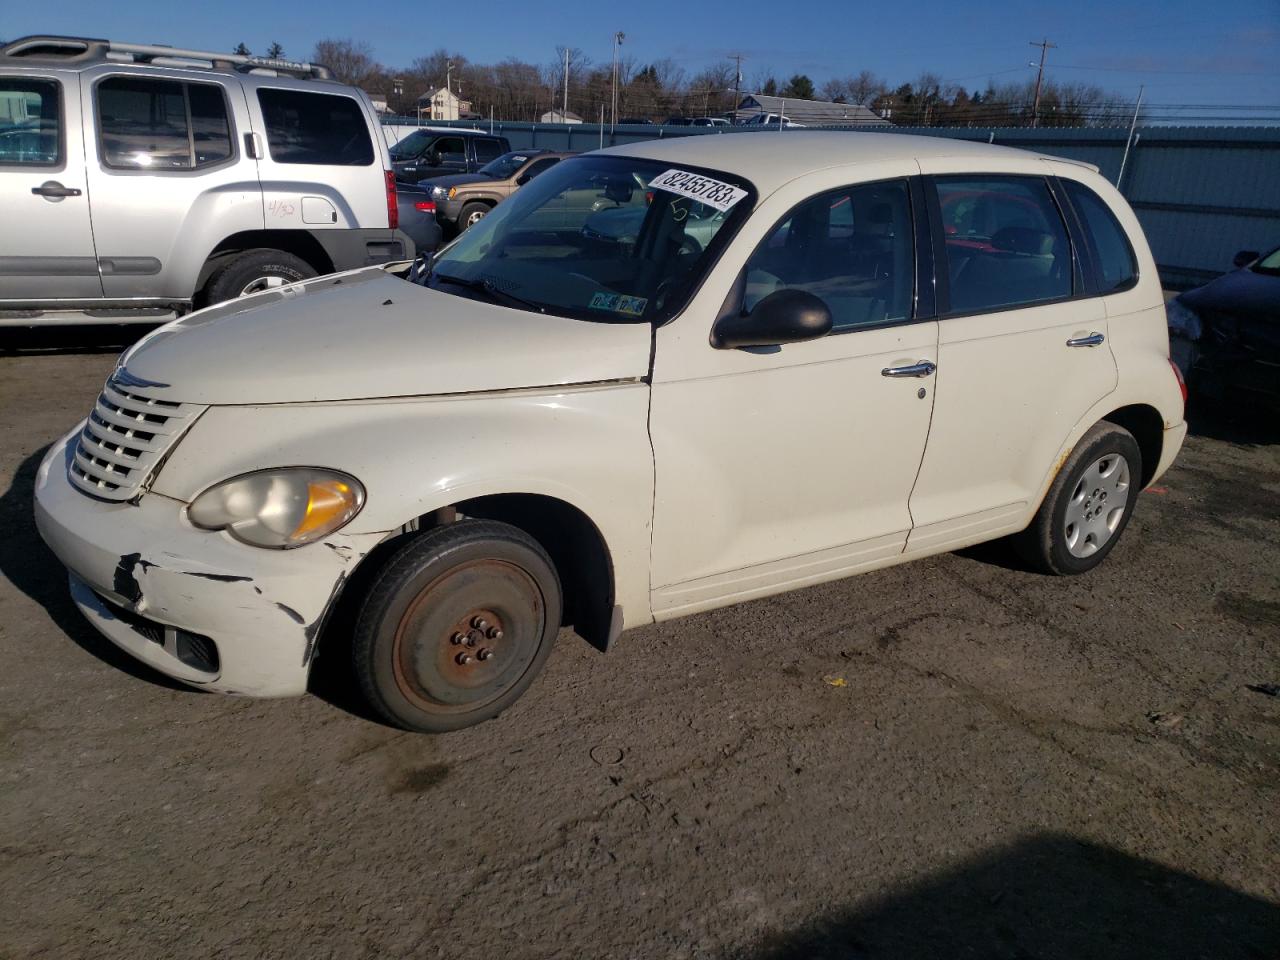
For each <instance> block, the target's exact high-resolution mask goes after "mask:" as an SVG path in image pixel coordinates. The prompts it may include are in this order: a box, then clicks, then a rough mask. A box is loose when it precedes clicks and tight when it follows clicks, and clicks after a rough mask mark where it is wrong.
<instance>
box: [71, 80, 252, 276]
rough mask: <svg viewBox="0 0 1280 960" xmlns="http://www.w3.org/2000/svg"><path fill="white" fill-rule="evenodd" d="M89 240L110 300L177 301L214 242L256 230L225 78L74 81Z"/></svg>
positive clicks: (248, 166) (237, 106)
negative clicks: (82, 114) (82, 112)
mask: <svg viewBox="0 0 1280 960" xmlns="http://www.w3.org/2000/svg"><path fill="white" fill-rule="evenodd" d="M81 94H82V96H83V97H84V99H85V105H86V116H87V117H89V118H91V122H89V123H86V125H85V128H86V130H87V131H89V133H88V136H87V140H88V142H87V143H86V151H85V153H86V157H87V166H88V174H89V184H90V187H91V188H92V191H93V233H94V237H95V239H96V241H97V251H98V261H99V265H100V267H101V270H102V287H103V292H104V294H105V295H106V297H107V298H108V299H111V300H131V299H146V298H173V299H180V300H184V299H187V298H190V297H191V296H192V295H193V294H194V292H195V284H196V280H197V277H198V275H199V272H200V268H201V267H202V266H203V265H204V262H205V260H206V258H207V257H208V256H209V253H210V252H211V251H212V250H213V248H214V246H215V245H216V244H217V243H218V242H219V241H220V240H222V239H223V238H225V237H228V236H230V235H232V234H235V233H238V232H240V231H243V230H261V229H262V200H261V194H260V191H259V187H258V177H257V169H256V167H255V166H254V164H253V162H252V160H248V159H247V158H242V153H243V151H242V138H241V137H240V133H241V132H243V131H246V130H248V129H249V127H248V114H247V111H246V106H245V100H244V94H243V92H242V90H241V88H240V85H239V83H237V82H236V81H235V79H234V78H220V77H218V76H217V75H216V74H214V73H211V72H201V73H199V74H193V72H192V71H183V70H164V69H160V68H148V69H147V70H146V71H145V73H144V72H142V71H134V72H128V71H121V70H119V68H117V67H111V66H106V67H100V68H95V69H94V70H91V71H86V72H85V73H84V74H83V75H82V77H81Z"/></svg>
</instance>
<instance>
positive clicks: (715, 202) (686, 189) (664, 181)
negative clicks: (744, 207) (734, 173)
mask: <svg viewBox="0 0 1280 960" xmlns="http://www.w3.org/2000/svg"><path fill="white" fill-rule="evenodd" d="M649 186H650V188H652V189H654V190H666V191H667V192H668V193H678V194H680V196H682V197H688V198H689V199H690V200H697V201H698V202H699V203H705V204H706V205H707V206H709V207H715V208H716V209H717V210H720V211H724V210H728V209H729V208H730V207H732V206H733V205H734V204H735V203H737V202H738V201H739V200H741V199H742V198H743V197H745V196H746V195H747V191H745V190H743V189H742V188H741V187H735V186H734V185H733V184H731V183H722V182H721V181H719V180H713V179H712V178H711V177H704V176H703V175H702V174H700V173H690V172H689V171H688V170H676V169H671V170H668V171H667V172H666V173H660V174H658V175H657V176H656V177H654V178H653V179H652V180H650V181H649Z"/></svg>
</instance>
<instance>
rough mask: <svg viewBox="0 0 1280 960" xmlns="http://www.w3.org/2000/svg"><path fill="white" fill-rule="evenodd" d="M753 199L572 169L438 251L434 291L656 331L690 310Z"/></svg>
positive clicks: (722, 180)
mask: <svg viewBox="0 0 1280 960" xmlns="http://www.w3.org/2000/svg"><path fill="white" fill-rule="evenodd" d="M695 197H697V198H700V199H695ZM754 199H755V191H754V190H753V189H752V187H751V185H750V184H748V183H747V182H746V181H744V180H742V179H741V178H738V177H734V176H732V175H731V174H727V173H717V172H715V171H709V170H700V169H692V168H688V167H679V168H674V167H672V165H671V164H669V163H665V162H660V161H655V160H641V159H635V158H631V157H611V156H600V155H588V156H585V157H578V158H575V159H572V160H566V161H564V162H562V163H559V164H557V165H556V166H555V167H553V168H552V169H551V170H549V171H547V172H546V173H544V174H543V175H542V176H540V177H538V178H537V179H536V180H534V181H532V182H531V183H529V184H528V185H526V186H525V187H523V188H521V189H520V190H518V191H517V192H516V193H515V195H514V196H513V197H512V198H511V199H510V200H508V201H506V202H505V203H502V204H500V205H499V206H497V207H496V208H495V209H494V211H493V212H492V213H490V214H489V215H488V216H486V217H485V218H484V219H483V220H481V221H480V222H479V223H477V224H476V225H475V226H473V227H471V228H470V229H469V230H467V231H466V232H465V233H464V234H462V236H461V237H459V238H458V239H457V240H456V241H455V242H454V243H453V244H451V245H450V246H449V247H447V248H445V249H444V250H443V251H441V253H440V254H439V255H438V256H437V257H436V258H435V261H434V263H433V265H432V271H431V275H430V277H429V279H428V281H427V282H428V283H429V284H430V286H432V287H438V288H439V289H441V290H443V291H445V292H449V293H462V292H463V291H466V292H467V293H470V294H472V295H477V296H483V297H486V298H487V299H490V300H492V301H493V302H495V303H502V304H504V305H507V306H516V307H518V308H521V309H526V310H537V311H539V312H544V313H555V314H559V315H562V316H570V317H577V318H580V319H584V320H596V321H601V322H606V323H607V322H612V323H635V322H649V321H658V322H661V321H663V320H666V319H668V318H670V317H671V316H673V315H674V314H675V313H677V312H678V311H679V310H680V309H681V308H682V307H683V306H684V304H685V303H686V302H687V301H688V299H689V297H690V296H691V295H692V294H693V291H694V290H695V289H697V285H698V283H699V282H701V280H702V277H703V276H704V275H705V274H706V272H707V270H708V269H709V268H710V266H711V264H712V263H713V262H714V260H715V258H716V257H717V256H719V253H720V250H721V249H722V248H723V247H724V245H725V244H726V243H727V242H728V239H729V237H731V236H732V235H733V233H734V232H735V231H736V230H737V229H738V226H739V224H740V223H741V222H742V220H743V219H745V218H746V216H747V215H748V214H749V213H750V210H751V206H752V203H753V202H754ZM463 295H465V294H463Z"/></svg>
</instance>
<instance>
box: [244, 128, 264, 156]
mask: <svg viewBox="0 0 1280 960" xmlns="http://www.w3.org/2000/svg"><path fill="white" fill-rule="evenodd" d="M244 152H245V155H246V156H247V157H248V158H249V159H250V160H265V159H266V157H265V156H264V155H263V153H262V138H261V137H259V136H258V135H257V134H256V133H253V132H251V131H246V132H245V135H244Z"/></svg>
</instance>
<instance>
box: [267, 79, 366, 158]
mask: <svg viewBox="0 0 1280 960" xmlns="http://www.w3.org/2000/svg"><path fill="white" fill-rule="evenodd" d="M258 104H259V106H261V107H262V118H263V120H264V121H265V123H266V127H267V146H268V147H269V148H270V151H271V159H272V160H274V161H276V163H315V164H325V165H327V166H335V167H364V166H368V165H369V164H371V163H373V142H372V141H371V140H370V139H369V126H368V124H367V123H366V122H365V117H364V112H363V111H362V110H361V109H360V104H359V103H357V102H356V101H355V100H354V99H353V98H352V97H344V96H340V95H338V94H332V93H309V92H304V91H302V90H277V89H262V90H259V91H258Z"/></svg>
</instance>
